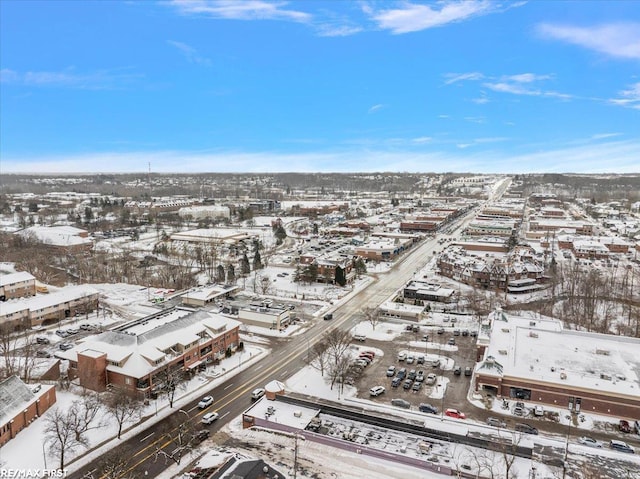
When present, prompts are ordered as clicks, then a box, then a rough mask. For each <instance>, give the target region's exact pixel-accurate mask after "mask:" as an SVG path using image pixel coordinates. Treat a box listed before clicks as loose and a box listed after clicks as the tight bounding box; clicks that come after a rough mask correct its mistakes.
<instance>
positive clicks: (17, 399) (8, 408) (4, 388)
mask: <svg viewBox="0 0 640 479" xmlns="http://www.w3.org/2000/svg"><path fill="white" fill-rule="evenodd" d="M35 399H36V395H35V394H34V393H33V392H32V391H31V389H30V388H29V387H28V386H27V385H26V384H25V383H23V382H22V381H21V380H20V378H18V377H17V376H11V377H8V378H7V379H5V380H4V381H2V382H0V424H5V423H6V422H8V421H10V420H11V419H13V418H14V417H15V415H16V414H17V413H18V412H20V411H22V410H24V409H25V408H26V407H27V406H28V405H29V404H30V403H32V402H33V401H35Z"/></svg>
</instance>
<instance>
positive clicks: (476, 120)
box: [464, 116, 487, 125]
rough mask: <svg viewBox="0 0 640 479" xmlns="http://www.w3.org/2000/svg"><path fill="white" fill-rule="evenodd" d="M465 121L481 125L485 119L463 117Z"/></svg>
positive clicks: (480, 117)
mask: <svg viewBox="0 0 640 479" xmlns="http://www.w3.org/2000/svg"><path fill="white" fill-rule="evenodd" d="M464 119H465V121H469V122H471V123H477V124H479V125H482V124H484V123H486V122H487V119H486V118H485V117H484V116H465V117H464Z"/></svg>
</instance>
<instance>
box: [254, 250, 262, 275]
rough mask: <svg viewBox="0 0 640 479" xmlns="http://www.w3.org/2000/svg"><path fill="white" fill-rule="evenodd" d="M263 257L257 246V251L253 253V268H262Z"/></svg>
mask: <svg viewBox="0 0 640 479" xmlns="http://www.w3.org/2000/svg"><path fill="white" fill-rule="evenodd" d="M262 268H263V266H262V259H261V258H260V251H258V249H257V248H256V252H255V254H254V255H253V270H254V271H255V270H257V269H262Z"/></svg>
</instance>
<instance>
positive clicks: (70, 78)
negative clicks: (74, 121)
mask: <svg viewBox="0 0 640 479" xmlns="http://www.w3.org/2000/svg"><path fill="white" fill-rule="evenodd" d="M140 78H142V75H140V74H137V73H132V72H131V71H129V69H114V70H97V71H93V72H86V73H81V72H78V71H76V70H75V68H67V69H65V70H62V71H28V72H17V71H15V70H11V69H7V68H4V69H2V71H1V72H0V81H2V83H7V84H16V85H25V86H33V87H59V88H77V89H81V90H117V89H120V88H124V87H125V86H127V85H128V84H131V83H132V82H134V81H136V80H139V79H140Z"/></svg>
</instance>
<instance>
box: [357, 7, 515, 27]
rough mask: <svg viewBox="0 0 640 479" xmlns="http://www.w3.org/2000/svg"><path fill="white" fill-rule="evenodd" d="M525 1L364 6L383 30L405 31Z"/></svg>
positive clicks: (466, 18)
mask: <svg viewBox="0 0 640 479" xmlns="http://www.w3.org/2000/svg"><path fill="white" fill-rule="evenodd" d="M521 4H522V3H512V4H506V6H505V5H503V4H502V3H500V2H494V1H489V0H468V1H444V2H437V3H435V4H434V5H424V4H418V3H410V2H403V3H402V4H401V6H399V7H398V8H391V9H387V10H379V11H375V10H373V9H371V8H370V7H368V6H367V7H366V8H364V9H363V10H364V12H365V13H366V14H368V15H369V16H370V17H371V18H372V19H373V20H374V21H375V22H376V23H377V25H378V27H379V28H381V29H383V30H390V31H391V33H394V34H401V33H410V32H417V31H420V30H426V29H429V28H435V27H441V26H443V25H446V24H448V23H455V22H461V21H464V20H468V19H470V18H473V17H477V16H481V15H487V14H489V13H496V12H501V11H504V10H505V9H508V8H513V7H517V6H520V5H521Z"/></svg>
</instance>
